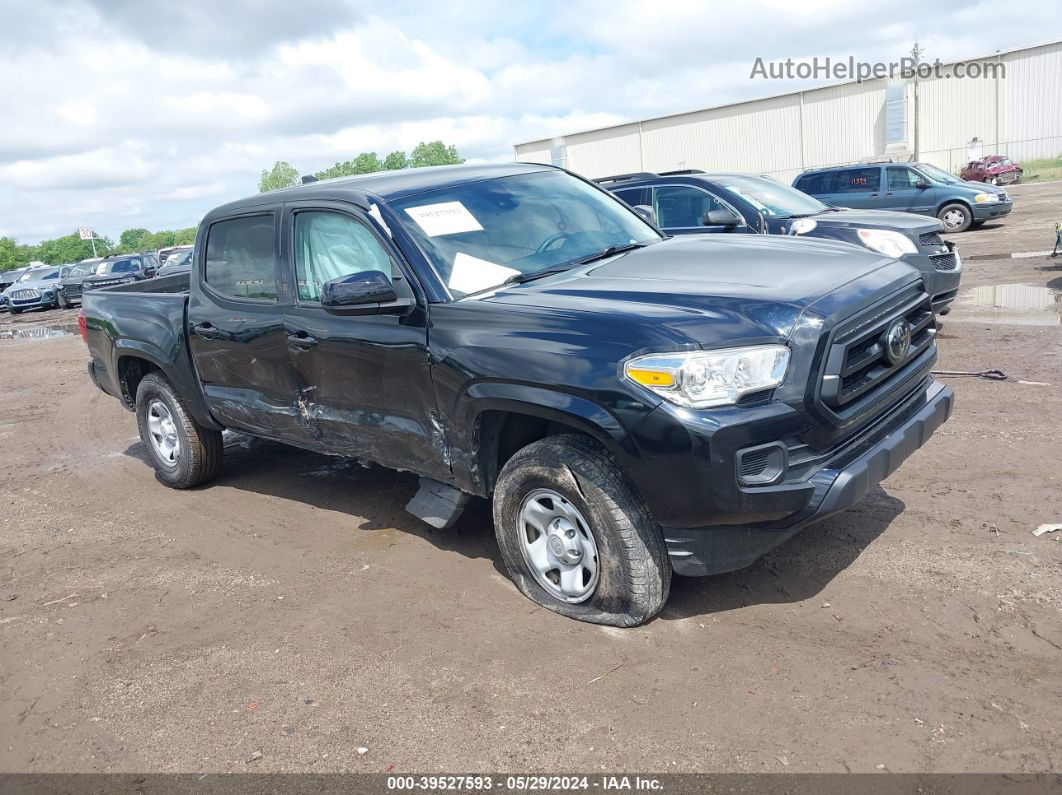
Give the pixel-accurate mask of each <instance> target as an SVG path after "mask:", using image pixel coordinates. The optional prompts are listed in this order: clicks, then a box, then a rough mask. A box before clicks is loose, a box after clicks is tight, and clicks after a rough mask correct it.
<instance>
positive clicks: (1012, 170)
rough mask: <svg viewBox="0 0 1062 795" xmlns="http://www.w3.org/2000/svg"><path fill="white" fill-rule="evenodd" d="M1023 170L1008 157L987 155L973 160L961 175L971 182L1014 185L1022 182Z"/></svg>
mask: <svg viewBox="0 0 1062 795" xmlns="http://www.w3.org/2000/svg"><path fill="white" fill-rule="evenodd" d="M1021 175H1022V170H1021V166H1020V165H1019V164H1018V163H1015V162H1014V161H1013V160H1011V159H1010V158H1009V157H1007V156H1006V155H985V156H984V157H982V158H981V159H980V160H971V161H970V162H969V163H967V164H966V166H965V167H964V168H963V170H962V171H961V172H960V173H959V177H960V178H961V179H965V180H967V181H969V182H991V183H992V184H993V185H1013V184H1017V183H1019V182H1021Z"/></svg>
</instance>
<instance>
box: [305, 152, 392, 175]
mask: <svg viewBox="0 0 1062 795" xmlns="http://www.w3.org/2000/svg"><path fill="white" fill-rule="evenodd" d="M381 169H383V164H382V163H381V162H380V158H379V157H377V156H376V153H375V152H362V153H361V154H360V155H358V156H357V157H355V158H354V159H353V160H345V161H343V162H341V163H334V164H333V165H331V166H329V167H328V168H326V169H324V170H323V171H318V172H317V173H315V174H314V176H315V177H316V178H317V179H331V178H332V177H352V176H354V175H355V174H372V173H373V172H375V171H380V170H381Z"/></svg>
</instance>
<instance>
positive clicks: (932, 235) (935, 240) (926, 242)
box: [918, 232, 944, 246]
mask: <svg viewBox="0 0 1062 795" xmlns="http://www.w3.org/2000/svg"><path fill="white" fill-rule="evenodd" d="M918 242H919V244H920V245H923V246H943V245H944V238H942V237H941V236H940V232H923V233H922V234H920V235H919V236H918Z"/></svg>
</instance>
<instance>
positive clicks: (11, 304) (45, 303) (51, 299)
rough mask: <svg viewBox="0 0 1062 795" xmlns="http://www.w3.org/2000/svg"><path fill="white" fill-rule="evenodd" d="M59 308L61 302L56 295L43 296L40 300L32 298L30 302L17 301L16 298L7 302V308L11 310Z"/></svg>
mask: <svg viewBox="0 0 1062 795" xmlns="http://www.w3.org/2000/svg"><path fill="white" fill-rule="evenodd" d="M57 306H59V300H58V299H57V298H56V297H55V293H49V294H42V295H41V297H40V298H31V299H29V300H28V301H16V300H15V299H14V298H9V299H8V302H7V308H9V309H37V308H40V307H45V308H53V307H57Z"/></svg>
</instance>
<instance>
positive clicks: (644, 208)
mask: <svg viewBox="0 0 1062 795" xmlns="http://www.w3.org/2000/svg"><path fill="white" fill-rule="evenodd" d="M632 209H633V210H634V212H636V213H638V215H640V216H641V217H642V218H644V219H645V220H646V221H648V222H649V223H651V224H652V225H653V226H656V210H654V209H653V208H652V207H650V206H649V205H648V204H636V205H634V207H633V208H632Z"/></svg>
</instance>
